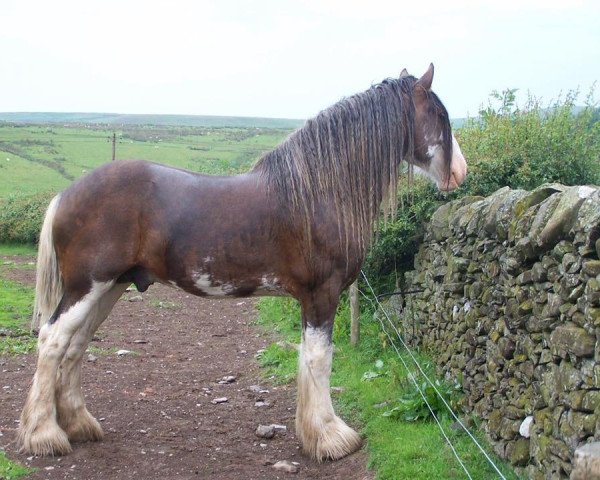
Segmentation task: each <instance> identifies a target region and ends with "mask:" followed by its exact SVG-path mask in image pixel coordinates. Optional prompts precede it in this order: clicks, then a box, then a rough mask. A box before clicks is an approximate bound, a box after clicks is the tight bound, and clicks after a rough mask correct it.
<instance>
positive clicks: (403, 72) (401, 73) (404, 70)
mask: <svg viewBox="0 0 600 480" xmlns="http://www.w3.org/2000/svg"><path fill="white" fill-rule="evenodd" d="M404 77H408V70H406V68H403V69H402V71H401V72H400V78H404Z"/></svg>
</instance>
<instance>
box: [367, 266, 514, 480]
mask: <svg viewBox="0 0 600 480" xmlns="http://www.w3.org/2000/svg"><path fill="white" fill-rule="evenodd" d="M360 273H361V275H362V278H363V279H364V281H365V283H366V285H367V287H368V288H369V290H370V293H371V295H372V296H373V299H374V300H372V299H371V298H369V296H368V295H367V294H365V293H364V292H363V291H362V290H360V289H359V292H360V294H361V295H362V296H363V297H364V298H365V299H366V300H367V301H369V302H370V303H371V305H372V306H373V308H374V310H375V311H377V310H381V312H382V313H383V318H382V316H380V315H375V316H376V318H377V320H378V321H379V323H380V325H381V330H382V331H383V333H384V334H385V336H386V337H387V338H388V340H389V342H390V345H391V346H392V347H393V348H394V350H395V352H396V354H397V355H398V358H399V359H400V361H401V363H402V365H403V366H404V368H405V370H406V374H407V376H408V378H409V379H410V380H411V381H412V383H413V385H414V387H415V389H416V390H417V392H418V393H419V395H420V396H421V398H422V399H423V401H424V402H425V404H426V405H427V409H428V410H429V412H430V413H431V416H432V417H433V419H434V420H435V422H436V424H437V426H438V428H439V429H440V432H441V434H442V436H443V437H444V439H445V440H446V443H448V446H449V447H450V450H451V451H452V453H453V455H454V457H455V458H456V460H457V461H458V463H459V464H460V466H461V467H462V469H463V470H464V472H465V475H466V476H467V478H469V479H472V478H473V477H472V475H471V473H470V472H469V469H468V468H467V466H466V465H465V462H464V461H463V460H462V459H461V458H460V455H459V454H458V452H457V450H456V447H455V446H454V445H453V443H452V441H451V440H450V438H449V437H448V434H447V433H446V431H445V430H444V427H443V425H442V423H441V421H440V419H439V418H438V416H437V415H436V413H435V412H434V409H433V408H432V406H431V404H430V402H429V401H428V400H427V396H426V395H425V393H424V392H423V390H422V389H421V387H420V386H419V384H418V382H417V380H416V378H417V375H416V372H417V371H418V372H419V373H420V374H421V375H422V376H423V378H424V379H425V380H426V382H427V383H428V384H429V385H430V386H431V387H432V388H433V390H434V392H435V394H436V395H437V396H438V397H439V399H440V400H441V402H442V403H443V405H444V406H445V407H446V409H447V410H448V412H449V413H450V415H451V416H452V418H453V419H454V420H455V421H456V423H457V424H458V425H459V426H460V427H461V428H462V430H463V431H464V432H465V433H466V434H467V435H468V436H469V438H470V439H471V441H472V442H473V444H474V445H475V446H476V447H477V449H478V450H479V451H480V452H481V453H482V454H483V456H484V457H485V459H486V461H487V462H488V463H489V464H490V466H491V467H492V468H493V470H494V471H495V472H496V473H497V474H498V477H499V478H501V479H502V480H506V477H505V476H504V475H503V474H502V472H501V471H500V469H499V468H498V467H497V466H496V464H495V463H494V461H493V460H492V458H491V457H490V456H489V455H488V453H487V452H486V451H485V449H484V448H483V447H482V446H481V444H480V443H479V442H478V441H477V439H476V438H475V436H474V435H473V434H472V433H471V431H469V429H468V428H467V427H466V426H465V424H464V423H463V422H462V421H461V420H460V418H459V417H458V415H457V414H456V412H454V410H453V409H452V407H451V406H450V404H449V403H448V402H447V401H446V399H445V398H444V396H443V395H442V394H441V393H440V391H439V390H438V388H437V387H436V385H435V382H433V381H432V380H431V379H430V378H429V376H428V375H427V373H426V372H425V370H424V369H423V367H422V366H421V364H420V363H419V361H418V360H417V358H416V357H415V356H414V354H413V352H412V350H411V349H410V348H409V347H408V345H407V344H406V342H405V341H404V338H403V337H402V335H401V334H400V331H399V330H398V328H397V327H396V325H395V324H394V322H393V321H392V319H391V318H390V316H389V315H388V313H387V312H386V310H385V309H384V308H383V305H382V304H381V302H380V301H379V298H378V297H377V295H375V291H374V290H373V287H372V286H371V283H370V282H369V279H368V278H367V276H366V275H365V273H364V272H363V271H362V270H361V272H360ZM384 318H385V322H384ZM390 332H392V333H394V334H395V337H396V338H397V341H396V340H395V339H394V336H393V335H392V334H391V333H390ZM396 343H399V344H400V347H401V348H402V349H404V351H405V352H406V354H408V357H410V361H412V363H413V364H414V367H413V368H416V370H412V369H411V367H410V366H409V364H408V362H407V361H406V359H405V355H402V353H401V352H400V349H399V348H398V346H396Z"/></svg>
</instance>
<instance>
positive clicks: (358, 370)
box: [258, 298, 519, 480]
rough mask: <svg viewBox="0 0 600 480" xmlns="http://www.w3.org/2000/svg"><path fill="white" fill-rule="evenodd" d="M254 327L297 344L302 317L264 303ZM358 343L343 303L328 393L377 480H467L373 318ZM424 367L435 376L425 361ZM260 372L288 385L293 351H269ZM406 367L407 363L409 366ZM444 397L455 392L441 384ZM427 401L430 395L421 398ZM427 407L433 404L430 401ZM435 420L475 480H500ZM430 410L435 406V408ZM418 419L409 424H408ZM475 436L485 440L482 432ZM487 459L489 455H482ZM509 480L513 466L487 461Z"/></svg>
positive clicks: (285, 303)
mask: <svg viewBox="0 0 600 480" xmlns="http://www.w3.org/2000/svg"><path fill="white" fill-rule="evenodd" d="M259 309H260V314H259V319H258V323H259V324H262V325H264V326H267V327H268V328H269V329H270V330H273V329H274V330H275V331H277V332H278V333H279V334H280V335H281V336H282V337H283V338H284V340H287V341H289V342H294V343H297V342H299V340H300V316H299V309H298V307H297V306H296V302H294V301H292V300H287V299H284V300H282V299H271V298H269V299H263V300H261V302H260V303H259ZM361 335H362V338H361V342H360V345H359V347H357V348H354V347H352V346H350V344H349V314H348V308H347V306H346V305H345V303H342V306H341V307H340V309H339V311H338V316H337V318H336V323H335V328H334V342H335V356H334V362H333V373H332V377H331V385H332V386H333V387H341V389H336V388H334V389H332V390H333V393H332V396H333V398H334V403H335V404H336V408H337V410H338V413H339V414H340V415H341V416H343V417H344V418H345V419H347V420H349V422H350V423H351V424H352V425H353V426H354V427H358V429H359V431H361V433H362V434H363V435H364V436H365V437H366V439H367V450H368V452H369V464H370V466H371V467H372V468H374V469H375V471H376V472H377V478H378V479H382V480H383V479H398V478H412V479H427V478H444V479H453V478H464V477H465V474H464V472H463V470H462V468H461V467H460V465H459V464H458V462H457V460H456V458H455V457H454V455H453V454H452V451H451V450H450V448H449V447H448V445H447V444H446V443H445V440H444V439H443V437H442V435H441V433H440V431H439V429H438V426H437V425H436V424H435V423H434V422H433V421H432V420H430V419H428V418H424V417H425V415H424V412H423V407H424V405H422V404H421V403H420V401H419V399H420V397H418V399H417V396H416V393H415V389H414V386H413V384H412V383H411V382H409V381H408V378H407V375H406V372H405V371H404V369H403V367H402V364H401V362H400V360H399V358H398V355H397V354H396V352H395V351H394V350H393V349H392V348H390V347H389V345H386V342H385V341H384V337H383V334H382V333H381V331H380V328H379V326H378V324H377V323H376V322H375V321H374V320H373V318H372V315H371V314H370V313H368V312H365V314H364V315H363V317H362V318H361ZM420 360H421V364H425V365H426V368H427V369H429V370H430V371H432V367H431V365H430V364H429V362H427V359H426V358H423V357H421V358H420ZM260 361H261V364H262V365H263V366H264V367H265V369H266V374H267V375H269V376H273V377H274V379H275V381H279V382H283V383H285V382H291V381H292V380H293V379H294V378H295V374H296V363H297V351H296V350H295V349H293V348H287V347H286V346H285V345H284V346H281V345H278V344H273V345H271V346H270V347H269V348H267V349H266V351H265V352H264V353H263V354H262V356H261V358H260ZM407 363H408V361H407ZM440 385H441V388H442V389H443V390H444V391H445V392H448V398H449V400H450V401H452V400H453V399H455V398H453V395H454V396H455V394H451V392H450V391H451V390H452V386H448V385H444V384H443V383H440ZM426 395H427V396H429V394H427V393H426ZM431 400H432V401H434V403H435V398H434V396H433V394H432V395H431ZM438 406H439V407H440V413H441V418H442V425H443V426H444V430H445V431H446V432H447V433H448V434H449V437H450V439H451V441H452V443H453V445H454V446H455V448H456V450H457V451H458V454H459V456H460V458H461V460H463V462H464V463H465V464H466V466H467V469H468V470H469V473H470V474H471V476H472V477H473V478H497V474H496V473H495V472H494V470H493V469H492V467H491V466H490V465H489V464H488V463H487V461H486V460H485V458H484V457H483V455H482V454H481V453H480V452H479V450H477V448H476V447H475V446H474V444H473V443H472V441H471V440H470V439H469V438H468V436H467V435H466V434H465V433H462V430H461V431H459V430H456V429H452V428H451V425H452V423H453V422H452V420H451V419H450V418H448V416H447V415H445V414H443V413H442V410H441V405H438ZM434 408H435V406H434ZM407 418H410V419H418V420H417V421H407V420H406V419H407ZM471 431H475V433H476V435H477V436H478V437H479V438H478V440H480V443H481V442H484V444H485V441H484V440H483V435H482V434H481V432H478V431H477V427H476V426H475V425H474V426H473V427H472V428H471ZM487 451H488V453H489V451H491V449H490V448H488V449H487ZM492 457H493V458H494V461H495V462H496V465H498V466H499V468H500V469H501V470H502V472H503V474H504V476H505V477H506V478H507V479H518V478H519V477H518V476H517V475H516V474H515V473H514V472H513V471H512V469H511V468H510V466H508V465H506V464H504V463H503V462H502V461H500V460H499V459H498V458H497V457H496V456H494V455H492Z"/></svg>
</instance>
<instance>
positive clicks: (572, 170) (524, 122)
mask: <svg viewBox="0 0 600 480" xmlns="http://www.w3.org/2000/svg"><path fill="white" fill-rule="evenodd" d="M491 97H492V100H493V102H495V104H496V106H494V105H492V103H490V104H489V105H488V107H487V108H486V109H482V110H481V112H480V116H479V117H478V118H477V119H470V120H468V121H467V123H466V124H465V126H464V127H463V128H461V129H459V130H458V131H456V136H457V138H458V141H459V143H460V145H461V149H462V151H463V153H464V155H465V158H466V159H467V163H468V165H469V175H468V176H467V180H466V181H465V183H464V184H463V185H462V186H461V188H459V189H458V190H456V192H454V193H452V194H449V195H448V194H441V193H439V192H437V191H436V189H435V187H433V186H432V185H425V184H424V183H423V182H421V181H419V180H417V181H416V182H415V185H414V187H413V188H412V189H411V190H410V192H407V190H406V188H407V187H404V190H402V191H401V192H399V198H401V199H402V200H399V202H398V203H399V206H398V214H397V216H396V218H395V219H394V220H393V221H389V222H387V223H386V224H382V225H381V226H380V228H379V231H378V235H377V237H376V239H375V241H374V243H373V245H372V247H371V250H370V252H369V255H368V256H367V259H366V261H365V270H366V273H367V275H368V276H369V278H370V279H371V281H372V282H373V284H374V286H375V289H376V290H377V292H378V293H383V292H385V291H390V290H392V289H393V288H394V286H395V285H396V284H398V283H399V282H401V281H402V275H401V273H400V272H403V271H407V270H411V269H412V262H413V257H414V254H415V253H416V251H417V250H418V247H419V243H420V242H421V240H422V237H423V233H424V226H425V224H426V223H427V221H428V220H429V218H430V217H431V214H432V213H433V212H434V211H435V209H436V208H437V207H438V206H439V205H441V203H443V202H446V201H449V200H453V199H455V198H459V197H463V196H466V195H489V194H491V193H492V192H494V191H496V190H497V189H499V188H501V187H504V186H509V187H511V188H523V189H528V190H529V189H533V188H535V187H537V186H539V185H541V184H543V183H547V182H559V183H563V184H566V185H581V184H600V121H599V117H600V115H599V110H598V109H596V108H594V106H593V102H592V101H591V97H592V96H591V95H590V96H589V97H588V99H587V105H586V106H585V107H584V108H582V109H581V108H580V109H579V111H577V109H576V107H575V101H576V100H577V93H576V92H570V93H568V94H567V95H566V96H565V97H564V98H563V99H561V100H558V101H556V102H554V103H553V104H552V105H551V106H550V107H549V108H542V107H541V105H540V102H539V101H538V100H537V99H535V98H533V97H530V98H529V99H528V101H527V103H526V104H525V106H524V107H523V108H519V107H518V106H517V105H516V103H515V90H511V89H509V90H505V91H503V92H502V93H498V92H493V93H492V95H491ZM575 112H576V113H575Z"/></svg>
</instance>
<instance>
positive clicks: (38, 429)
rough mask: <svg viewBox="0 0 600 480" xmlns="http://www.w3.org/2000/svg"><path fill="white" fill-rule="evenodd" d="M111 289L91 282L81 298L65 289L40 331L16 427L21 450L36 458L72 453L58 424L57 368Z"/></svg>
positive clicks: (67, 440) (110, 284)
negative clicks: (23, 404)
mask: <svg viewBox="0 0 600 480" xmlns="http://www.w3.org/2000/svg"><path fill="white" fill-rule="evenodd" d="M112 286H113V282H107V283H97V282H94V283H92V286H91V289H90V291H89V292H88V293H86V294H83V295H82V294H75V293H72V292H70V291H69V289H68V288H66V289H65V294H64V296H63V300H62V301H61V305H59V306H58V308H57V312H56V314H55V315H54V316H53V317H52V318H51V320H50V321H48V322H47V323H45V324H44V325H43V326H42V327H41V328H40V333H39V339H38V350H39V352H38V362H37V368H36V372H35V375H34V377H33V384H32V385H31V388H30V390H29V395H28V397H27V401H26V402H25V407H24V408H23V412H22V413H21V422H20V425H19V432H18V439H17V441H18V443H19V444H20V446H21V450H22V451H26V452H29V453H33V454H35V455H62V454H65V453H68V452H70V451H71V445H70V443H69V439H68V437H67V434H66V433H65V432H64V430H62V429H61V428H60V426H59V425H58V423H57V416H56V414H57V411H56V397H55V395H56V390H57V385H56V382H57V379H58V377H59V376H58V368H59V365H60V363H61V362H62V360H63V357H64V356H65V353H66V352H67V349H68V348H69V345H70V343H71V339H72V338H73V337H74V336H75V335H77V333H78V332H79V331H80V330H81V329H82V328H85V327H86V321H87V320H88V318H89V314H90V312H92V311H93V310H94V308H95V307H96V304H97V302H98V300H99V299H100V298H101V297H102V296H103V295H104V294H105V293H106V292H107V291H109V290H110V289H111V287H112Z"/></svg>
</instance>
